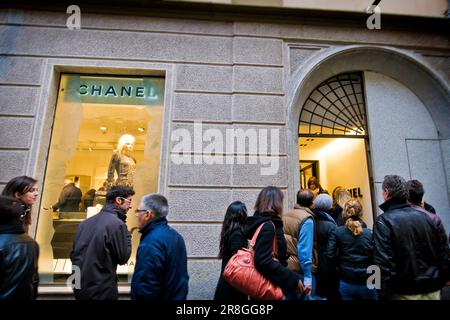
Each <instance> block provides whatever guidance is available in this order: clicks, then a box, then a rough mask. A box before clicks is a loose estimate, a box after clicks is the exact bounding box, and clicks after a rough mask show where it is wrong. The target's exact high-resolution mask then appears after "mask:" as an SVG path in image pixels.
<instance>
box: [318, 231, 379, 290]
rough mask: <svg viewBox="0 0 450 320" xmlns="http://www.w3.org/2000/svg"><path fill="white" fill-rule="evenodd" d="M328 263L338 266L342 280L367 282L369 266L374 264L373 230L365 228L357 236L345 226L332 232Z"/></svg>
mask: <svg viewBox="0 0 450 320" xmlns="http://www.w3.org/2000/svg"><path fill="white" fill-rule="evenodd" d="M326 258H327V260H328V263H330V264H331V265H335V266H337V267H338V270H339V275H340V278H341V279H342V280H344V281H345V282H347V283H352V284H366V282H367V278H368V276H369V274H368V273H367V267H368V266H370V265H372V264H373V239H372V232H371V231H370V230H369V229H367V228H363V232H362V233H361V234H360V235H359V236H355V235H354V234H353V233H352V232H351V231H350V230H349V229H347V228H346V227H344V226H341V227H338V228H337V229H336V230H335V232H333V233H332V234H331V237H330V239H329V241H328V246H327V249H326Z"/></svg>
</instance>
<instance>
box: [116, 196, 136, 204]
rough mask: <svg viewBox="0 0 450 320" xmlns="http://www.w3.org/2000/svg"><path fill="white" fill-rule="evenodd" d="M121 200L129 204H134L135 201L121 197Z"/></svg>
mask: <svg viewBox="0 0 450 320" xmlns="http://www.w3.org/2000/svg"><path fill="white" fill-rule="evenodd" d="M119 198H120V199H122V200H123V201H126V202H128V203H131V202H133V200H131V199H127V198H124V197H119Z"/></svg>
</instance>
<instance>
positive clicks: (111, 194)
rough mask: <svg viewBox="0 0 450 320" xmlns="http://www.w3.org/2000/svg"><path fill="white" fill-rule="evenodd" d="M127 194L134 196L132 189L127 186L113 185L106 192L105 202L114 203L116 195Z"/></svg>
mask: <svg viewBox="0 0 450 320" xmlns="http://www.w3.org/2000/svg"><path fill="white" fill-rule="evenodd" d="M129 196H134V190H133V188H131V187H128V186H122V185H119V186H114V187H112V188H111V189H109V191H108V192H107V193H106V203H114V200H115V199H116V198H117V197H120V198H127V197H129Z"/></svg>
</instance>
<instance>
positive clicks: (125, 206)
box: [70, 186, 134, 300]
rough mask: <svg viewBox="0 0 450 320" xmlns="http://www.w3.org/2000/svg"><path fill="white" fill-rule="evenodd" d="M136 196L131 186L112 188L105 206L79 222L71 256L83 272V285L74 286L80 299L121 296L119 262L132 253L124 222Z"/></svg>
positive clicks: (109, 298) (123, 261)
mask: <svg viewBox="0 0 450 320" xmlns="http://www.w3.org/2000/svg"><path fill="white" fill-rule="evenodd" d="M133 195H134V190H133V189H132V188H130V187H127V186H115V187H112V188H111V189H110V190H109V191H108V193H107V194H106V204H105V206H104V207H103V209H102V210H101V211H100V212H99V213H98V214H96V215H95V216H93V217H91V218H89V219H87V220H85V221H83V222H82V223H81V224H80V226H79V228H78V231H77V234H76V237H75V241H74V243H73V249H72V252H71V255H70V258H71V260H72V265H75V266H77V267H78V268H79V269H80V271H81V279H80V280H81V281H80V288H76V287H75V288H74V293H75V298H76V299H77V300H116V299H118V297H119V292H118V288H117V280H118V279H117V274H116V269H117V265H118V264H125V263H126V262H127V261H128V259H129V258H130V255H131V234H130V233H129V232H128V229H127V225H126V224H125V221H126V217H127V216H126V214H127V211H128V210H129V209H130V208H131V202H132V196H133ZM75 272H76V269H75ZM75 284H76V282H75Z"/></svg>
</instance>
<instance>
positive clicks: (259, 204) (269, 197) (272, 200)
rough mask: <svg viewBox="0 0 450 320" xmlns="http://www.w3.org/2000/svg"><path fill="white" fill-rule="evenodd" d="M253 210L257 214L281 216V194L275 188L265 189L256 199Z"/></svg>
mask: <svg viewBox="0 0 450 320" xmlns="http://www.w3.org/2000/svg"><path fill="white" fill-rule="evenodd" d="M255 210H256V211H258V212H261V213H263V212H272V213H275V214H277V215H279V216H281V215H282V214H283V192H281V190H280V189H278V188H277V187H272V186H269V187H265V188H264V189H262V190H261V192H260V193H259V195H258V198H257V199H256V203H255Z"/></svg>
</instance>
